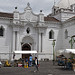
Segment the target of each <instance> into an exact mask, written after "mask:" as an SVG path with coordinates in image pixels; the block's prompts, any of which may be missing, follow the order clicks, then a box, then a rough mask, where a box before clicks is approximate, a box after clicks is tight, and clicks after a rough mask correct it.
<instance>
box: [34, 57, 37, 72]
mask: <svg viewBox="0 0 75 75" xmlns="http://www.w3.org/2000/svg"><path fill="white" fill-rule="evenodd" d="M34 66H35V68H36V70H35V71H34V72H37V71H38V59H37V57H35V63H34Z"/></svg>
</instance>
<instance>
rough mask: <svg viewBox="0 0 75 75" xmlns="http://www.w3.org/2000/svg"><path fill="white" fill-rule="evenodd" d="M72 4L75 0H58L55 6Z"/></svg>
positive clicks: (68, 6) (66, 6)
mask: <svg viewBox="0 0 75 75" xmlns="http://www.w3.org/2000/svg"><path fill="white" fill-rule="evenodd" d="M72 4H75V0H60V1H59V2H58V3H57V4H56V6H57V7H59V8H70V5H72Z"/></svg>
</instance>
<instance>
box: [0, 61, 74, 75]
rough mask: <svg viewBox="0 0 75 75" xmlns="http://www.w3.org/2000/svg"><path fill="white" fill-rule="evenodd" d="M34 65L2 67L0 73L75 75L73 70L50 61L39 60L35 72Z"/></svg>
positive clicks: (9, 74)
mask: <svg viewBox="0 0 75 75" xmlns="http://www.w3.org/2000/svg"><path fill="white" fill-rule="evenodd" d="M34 70H35V67H29V68H22V67H2V68H0V75H75V72H74V71H73V70H67V69H64V68H63V66H57V65H54V66H53V63H52V61H49V62H46V61H45V62H40V67H39V71H38V72H35V73H34Z"/></svg>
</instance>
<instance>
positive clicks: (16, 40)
mask: <svg viewBox="0 0 75 75" xmlns="http://www.w3.org/2000/svg"><path fill="white" fill-rule="evenodd" d="M74 35H75V4H71V5H70V8H59V7H58V6H53V8H52V13H51V14H49V15H48V16H44V14H43V12H42V10H40V12H39V14H34V13H33V11H32V8H31V7H30V4H29V3H28V4H27V7H26V8H25V9H24V12H23V13H20V12H19V11H18V10H17V7H15V10H14V12H13V13H3V12H0V58H1V59H9V60H11V59H13V53H14V51H37V56H38V59H39V60H41V59H45V58H47V59H49V60H52V59H53V45H52V43H53V40H55V47H54V49H55V52H56V51H57V50H62V49H67V48H68V49H69V48H71V47H70V43H69V40H70V39H71V38H70V37H71V36H74ZM73 48H75V46H74V45H73ZM30 55H35V54H15V59H19V58H25V57H29V56H30Z"/></svg>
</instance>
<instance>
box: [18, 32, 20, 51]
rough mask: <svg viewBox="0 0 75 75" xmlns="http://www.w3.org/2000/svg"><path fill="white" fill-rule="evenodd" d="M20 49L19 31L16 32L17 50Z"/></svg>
mask: <svg viewBox="0 0 75 75" xmlns="http://www.w3.org/2000/svg"><path fill="white" fill-rule="evenodd" d="M19 49H20V39H19V31H17V50H19Z"/></svg>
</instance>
